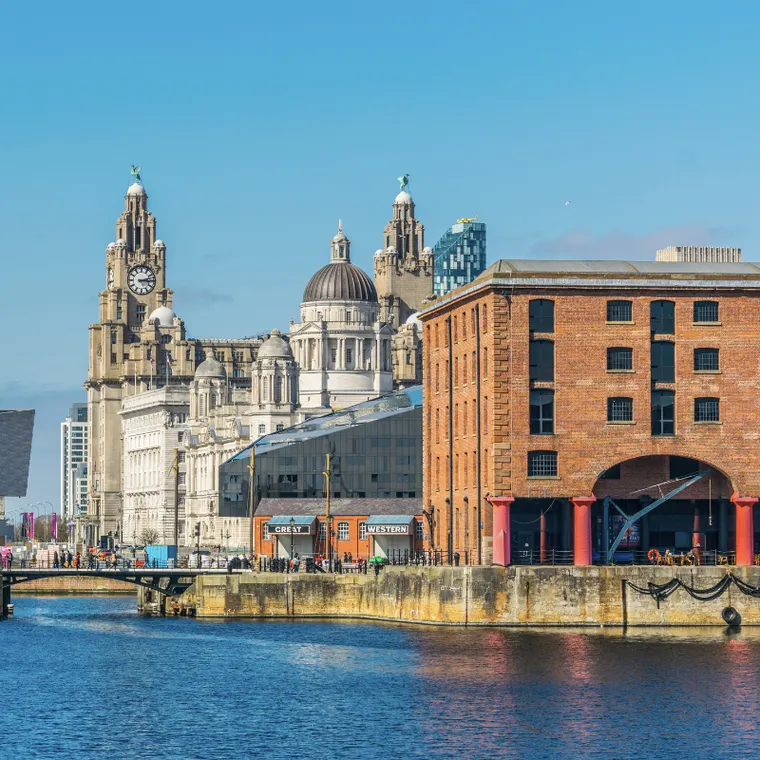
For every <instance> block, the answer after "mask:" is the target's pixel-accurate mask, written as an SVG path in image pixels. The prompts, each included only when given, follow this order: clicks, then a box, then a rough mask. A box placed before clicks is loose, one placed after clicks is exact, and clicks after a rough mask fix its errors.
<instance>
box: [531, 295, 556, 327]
mask: <svg viewBox="0 0 760 760" xmlns="http://www.w3.org/2000/svg"><path fill="white" fill-rule="evenodd" d="M528 327H529V329H530V331H531V332H540V333H553V332H554V301H548V300H546V299H544V298H538V299H535V300H533V301H531V302H530V305H529V307H528Z"/></svg>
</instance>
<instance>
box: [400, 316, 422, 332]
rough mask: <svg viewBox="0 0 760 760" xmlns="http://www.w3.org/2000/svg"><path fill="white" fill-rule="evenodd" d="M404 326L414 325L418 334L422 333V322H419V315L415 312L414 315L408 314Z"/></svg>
mask: <svg viewBox="0 0 760 760" xmlns="http://www.w3.org/2000/svg"><path fill="white" fill-rule="evenodd" d="M404 324H405V325H414V327H416V328H417V329H418V330H419V331H420V332H422V322H421V321H420V313H419V312H418V311H415V312H414V314H410V315H409V316H408V317H407V318H406V322H404Z"/></svg>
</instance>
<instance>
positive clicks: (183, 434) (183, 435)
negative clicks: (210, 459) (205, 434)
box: [177, 430, 185, 443]
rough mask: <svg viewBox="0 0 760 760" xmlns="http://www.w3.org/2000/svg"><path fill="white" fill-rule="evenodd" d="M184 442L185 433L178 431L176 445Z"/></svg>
mask: <svg viewBox="0 0 760 760" xmlns="http://www.w3.org/2000/svg"><path fill="white" fill-rule="evenodd" d="M184 440H185V432H184V431H183V430H180V431H179V433H177V443H182V441H184Z"/></svg>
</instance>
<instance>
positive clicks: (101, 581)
mask: <svg viewBox="0 0 760 760" xmlns="http://www.w3.org/2000/svg"><path fill="white" fill-rule="evenodd" d="M137 590H138V589H137V586H135V585H133V584H131V583H124V582H123V581H117V580H114V579H113V578H93V577H82V578H76V577H72V576H70V575H69V576H66V577H62V578H40V579H39V580H34V581H28V582H26V583H19V584H17V585H16V586H13V589H12V591H11V595H12V596H23V595H31V596H35V595H37V594H60V595H65V594H136V593H137Z"/></svg>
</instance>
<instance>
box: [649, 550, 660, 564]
mask: <svg viewBox="0 0 760 760" xmlns="http://www.w3.org/2000/svg"><path fill="white" fill-rule="evenodd" d="M647 558H648V559H649V561H650V562H659V561H660V552H658V551H657V549H650V550H649V551H648V552H647Z"/></svg>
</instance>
